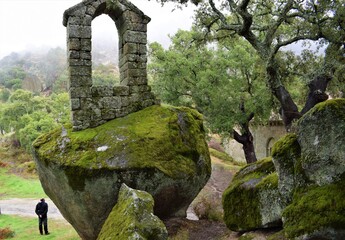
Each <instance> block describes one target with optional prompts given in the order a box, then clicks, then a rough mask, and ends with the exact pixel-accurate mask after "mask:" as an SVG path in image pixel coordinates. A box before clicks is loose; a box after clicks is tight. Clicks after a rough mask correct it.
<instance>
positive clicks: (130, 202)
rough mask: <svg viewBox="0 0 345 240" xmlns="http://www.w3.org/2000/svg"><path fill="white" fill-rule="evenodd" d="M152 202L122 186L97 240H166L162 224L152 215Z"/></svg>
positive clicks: (165, 231) (142, 193) (139, 192)
mask: <svg viewBox="0 0 345 240" xmlns="http://www.w3.org/2000/svg"><path fill="white" fill-rule="evenodd" d="M153 205H154V201H153V198H152V196H151V195H150V194H149V193H147V192H145V191H139V190H135V189H132V188H129V187H128V186H127V185H126V184H124V183H123V184H122V186H121V188H120V192H119V197H118V201H117V204H116V205H115V207H114V208H113V210H112V211H111V213H110V214H109V217H108V218H107V220H106V221H105V223H104V225H103V227H102V230H101V232H100V234H99V236H98V238H97V240H106V239H117V240H128V239H141V240H151V239H155V240H166V239H168V231H167V229H166V227H165V225H164V223H163V222H162V221H161V220H160V219H159V218H158V217H157V216H155V215H153Z"/></svg>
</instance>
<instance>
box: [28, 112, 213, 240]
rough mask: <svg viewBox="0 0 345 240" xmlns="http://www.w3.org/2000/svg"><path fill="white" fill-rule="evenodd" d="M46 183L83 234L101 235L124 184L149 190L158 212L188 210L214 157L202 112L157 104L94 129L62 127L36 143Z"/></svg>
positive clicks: (85, 236)
mask: <svg viewBox="0 0 345 240" xmlns="http://www.w3.org/2000/svg"><path fill="white" fill-rule="evenodd" d="M33 147H34V149H33V150H34V156H35V161H36V164H37V169H38V172H39V177H40V180H41V183H42V186H43V188H44V190H45V192H46V193H47V195H48V196H49V197H50V198H51V199H52V200H53V201H54V203H55V204H56V206H57V207H58V208H59V210H60V211H61V213H62V215H63V216H64V217H65V218H66V219H67V220H68V221H69V222H70V223H71V224H72V226H73V227H74V228H75V229H76V231H77V232H78V234H79V235H80V236H81V237H82V238H83V239H88V240H92V239H96V238H97V236H98V234H99V232H100V230H101V228H102V226H103V224H104V222H105V220H106V219H107V217H108V215H109V213H110V212H111V210H112V209H113V207H114V206H115V204H116V202H117V198H118V192H119V189H120V186H121V184H122V183H125V184H126V185H128V186H129V187H131V188H134V189H139V190H144V191H146V192H148V193H150V194H151V195H152V196H153V198H154V200H155V206H154V213H155V214H156V215H157V216H159V217H160V218H165V217H170V216H185V214H186V209H187V208H188V206H189V204H190V203H191V202H192V200H193V199H194V198H195V196H196V195H197V194H198V192H199V191H200V190H201V189H202V187H203V186H204V185H205V184H206V182H207V180H208V178H209V176H210V173H211V164H210V157H209V152H208V148H207V144H206V142H205V132H204V128H203V121H202V117H201V115H200V114H198V113H197V112H196V111H193V110H190V109H188V108H172V107H161V106H152V107H149V108H146V109H144V110H142V111H139V112H136V113H132V114H130V115H128V116H126V117H124V118H119V119H115V120H112V121H109V122H107V123H105V124H103V125H101V126H98V127H96V128H90V129H86V130H83V131H78V132H73V131H72V126H68V127H67V126H65V127H62V128H59V129H55V130H53V131H52V132H50V133H48V134H45V135H43V136H41V137H39V138H38V139H36V141H35V142H34V144H33Z"/></svg>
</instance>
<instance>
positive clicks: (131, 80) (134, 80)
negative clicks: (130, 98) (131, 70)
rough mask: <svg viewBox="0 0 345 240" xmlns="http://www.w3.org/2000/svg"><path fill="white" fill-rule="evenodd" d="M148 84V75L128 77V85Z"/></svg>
mask: <svg viewBox="0 0 345 240" xmlns="http://www.w3.org/2000/svg"><path fill="white" fill-rule="evenodd" d="M144 84H147V78H146V77H127V85H128V86H133V85H144Z"/></svg>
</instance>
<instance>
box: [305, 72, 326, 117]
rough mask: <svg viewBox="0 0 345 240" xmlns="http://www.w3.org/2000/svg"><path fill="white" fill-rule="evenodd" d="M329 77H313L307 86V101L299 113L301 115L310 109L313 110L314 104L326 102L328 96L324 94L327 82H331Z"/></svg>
mask: <svg viewBox="0 0 345 240" xmlns="http://www.w3.org/2000/svg"><path fill="white" fill-rule="evenodd" d="M331 79H332V78H331V77H329V76H326V75H320V76H317V77H315V78H314V79H313V80H312V81H311V82H310V83H309V84H308V87H309V93H308V97H307V101H306V103H305V105H304V107H303V109H302V111H301V114H302V115H303V114H305V113H306V112H308V111H309V110H310V109H311V108H313V107H314V106H315V105H316V104H318V103H320V102H323V101H326V100H327V99H328V95H327V94H326V93H325V91H326V89H327V86H328V83H329V81H331Z"/></svg>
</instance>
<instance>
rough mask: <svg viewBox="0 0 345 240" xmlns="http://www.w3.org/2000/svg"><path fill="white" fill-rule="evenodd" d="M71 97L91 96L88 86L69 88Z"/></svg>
mask: <svg viewBox="0 0 345 240" xmlns="http://www.w3.org/2000/svg"><path fill="white" fill-rule="evenodd" d="M69 92H70V96H71V98H86V97H91V91H90V88H89V87H71V88H70V89H69Z"/></svg>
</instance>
